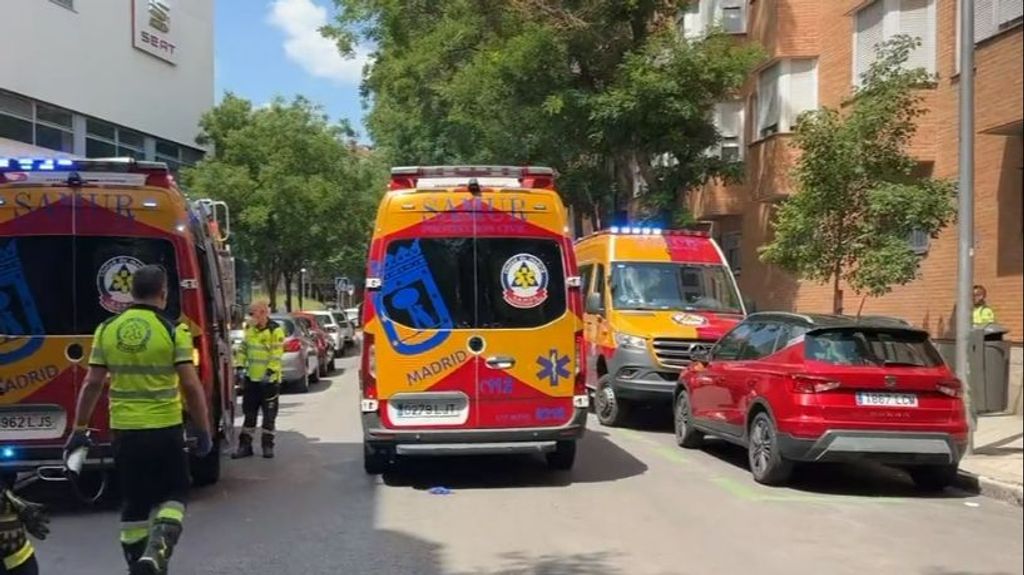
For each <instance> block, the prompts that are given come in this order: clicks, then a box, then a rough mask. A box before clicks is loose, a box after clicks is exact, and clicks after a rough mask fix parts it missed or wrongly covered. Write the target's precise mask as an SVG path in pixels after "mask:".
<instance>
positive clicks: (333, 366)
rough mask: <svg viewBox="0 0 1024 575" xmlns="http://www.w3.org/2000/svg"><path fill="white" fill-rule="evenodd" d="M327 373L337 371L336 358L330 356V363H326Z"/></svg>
mask: <svg viewBox="0 0 1024 575" xmlns="http://www.w3.org/2000/svg"><path fill="white" fill-rule="evenodd" d="M327 371H329V372H330V373H334V372H336V371H338V356H336V355H332V356H331V361H330V362H328V363H327Z"/></svg>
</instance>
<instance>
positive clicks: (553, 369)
mask: <svg viewBox="0 0 1024 575" xmlns="http://www.w3.org/2000/svg"><path fill="white" fill-rule="evenodd" d="M537 365H539V366H540V368H541V369H540V371H538V372H537V378H538V379H546V380H548V381H550V382H551V387H555V386H557V385H558V380H560V379H561V378H563V377H566V378H567V377H569V356H568V355H561V356H560V355H558V350H557V349H553V350H551V351H549V352H548V355H547V357H544V356H540V357H538V358H537Z"/></svg>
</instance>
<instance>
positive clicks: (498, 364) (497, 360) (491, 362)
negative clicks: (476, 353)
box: [487, 355, 516, 369]
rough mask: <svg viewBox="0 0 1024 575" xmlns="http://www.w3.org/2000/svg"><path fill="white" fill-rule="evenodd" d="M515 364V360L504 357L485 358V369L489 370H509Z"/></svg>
mask: <svg viewBox="0 0 1024 575" xmlns="http://www.w3.org/2000/svg"><path fill="white" fill-rule="evenodd" d="M515 364H516V358H514V357H508V356H505V355H495V356H492V357H489V358H487V367H489V368H491V369H511V368H512V367H513V366H515Z"/></svg>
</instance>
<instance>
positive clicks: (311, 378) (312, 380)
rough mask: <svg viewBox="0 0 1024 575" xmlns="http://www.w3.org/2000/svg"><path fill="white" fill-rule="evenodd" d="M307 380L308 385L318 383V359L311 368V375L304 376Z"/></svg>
mask: <svg viewBox="0 0 1024 575" xmlns="http://www.w3.org/2000/svg"><path fill="white" fill-rule="evenodd" d="M306 377H307V378H308V379H309V383H316V382H318V381H320V358H317V360H316V365H314V366H313V373H310V374H309V375H307V376H306Z"/></svg>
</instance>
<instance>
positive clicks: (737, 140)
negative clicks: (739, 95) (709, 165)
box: [714, 101, 743, 162]
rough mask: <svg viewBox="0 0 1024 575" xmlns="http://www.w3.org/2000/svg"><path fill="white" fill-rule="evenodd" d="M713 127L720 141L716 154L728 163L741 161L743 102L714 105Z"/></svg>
mask: <svg viewBox="0 0 1024 575" xmlns="http://www.w3.org/2000/svg"><path fill="white" fill-rule="evenodd" d="M714 122H715V127H716V128H717V129H718V134H719V137H720V140H719V142H718V149H717V150H716V152H717V153H716V154H715V155H717V156H718V157H720V158H722V159H723V160H725V161H728V162H739V161H741V160H742V159H743V102H739V101H736V102H721V103H719V104H717V105H715V118H714Z"/></svg>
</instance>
